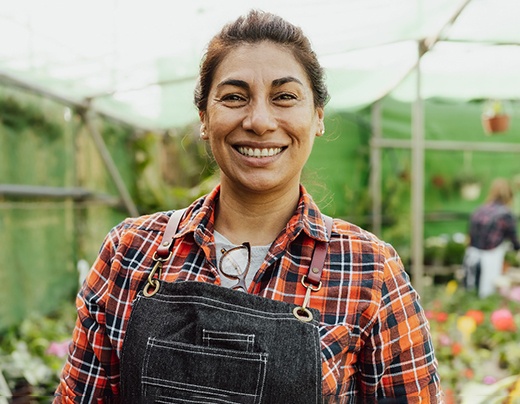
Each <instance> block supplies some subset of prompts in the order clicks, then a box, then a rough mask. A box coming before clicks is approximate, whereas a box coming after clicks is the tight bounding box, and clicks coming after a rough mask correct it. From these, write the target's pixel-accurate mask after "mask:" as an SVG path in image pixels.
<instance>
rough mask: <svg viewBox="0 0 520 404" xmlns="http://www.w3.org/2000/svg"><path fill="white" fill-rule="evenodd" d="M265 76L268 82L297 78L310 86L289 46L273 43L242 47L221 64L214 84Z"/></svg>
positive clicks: (231, 53) (227, 56) (232, 51)
mask: <svg viewBox="0 0 520 404" xmlns="http://www.w3.org/2000/svg"><path fill="white" fill-rule="evenodd" d="M258 76H263V77H265V78H266V79H267V80H278V79H281V78H284V77H294V78H296V79H297V80H299V81H300V82H301V83H302V84H305V85H310V84H309V80H308V78H307V75H306V72H305V69H304V68H303V66H302V65H301V63H300V62H299V61H298V60H297V59H296V58H295V57H294V55H293V54H292V52H291V51H290V50H289V49H288V48H287V47H285V46H283V45H280V44H276V43H273V42H267V41H266V42H260V43H255V44H240V45H239V46H237V47H236V48H234V49H232V50H231V51H230V52H229V53H228V54H227V55H226V56H225V57H224V58H223V59H222V61H221V63H220V64H219V66H218V67H217V70H216V72H215V76H214V83H213V84H217V85H218V82H221V81H222V80H228V79H243V80H247V79H252V78H255V77H258Z"/></svg>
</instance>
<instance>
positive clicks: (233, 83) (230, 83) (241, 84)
mask: <svg viewBox="0 0 520 404" xmlns="http://www.w3.org/2000/svg"><path fill="white" fill-rule="evenodd" d="M223 86H234V87H240V88H243V89H245V90H247V89H249V84H247V83H246V82H245V81H244V80H238V79H227V80H224V81H221V82H220V83H218V85H217V87H223Z"/></svg>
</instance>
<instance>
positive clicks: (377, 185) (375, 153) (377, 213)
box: [370, 100, 383, 237]
mask: <svg viewBox="0 0 520 404" xmlns="http://www.w3.org/2000/svg"><path fill="white" fill-rule="evenodd" d="M371 119H372V122H371V127H372V130H371V135H372V136H371V147H370V165H371V167H370V193H371V194H372V232H373V233H374V234H375V235H376V236H379V237H381V229H382V222H383V220H382V206H383V204H382V197H381V192H382V190H381V181H382V179H381V178H382V168H381V165H382V164H381V155H382V149H381V147H380V146H379V143H380V141H381V138H382V128H381V100H378V101H376V102H375V103H374V104H373V105H372V111H371Z"/></svg>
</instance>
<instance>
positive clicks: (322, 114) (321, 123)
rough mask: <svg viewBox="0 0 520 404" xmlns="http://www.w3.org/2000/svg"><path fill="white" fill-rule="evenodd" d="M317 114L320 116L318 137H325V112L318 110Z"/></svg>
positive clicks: (321, 109)
mask: <svg viewBox="0 0 520 404" xmlns="http://www.w3.org/2000/svg"><path fill="white" fill-rule="evenodd" d="M316 113H317V115H318V131H317V133H316V136H323V135H324V134H325V122H324V121H323V118H324V117H325V111H324V110H323V108H321V107H320V108H316Z"/></svg>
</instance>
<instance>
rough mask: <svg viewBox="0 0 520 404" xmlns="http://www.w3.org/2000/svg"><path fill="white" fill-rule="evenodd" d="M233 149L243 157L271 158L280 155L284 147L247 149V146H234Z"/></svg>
mask: <svg viewBox="0 0 520 404" xmlns="http://www.w3.org/2000/svg"><path fill="white" fill-rule="evenodd" d="M235 149H236V150H237V151H238V152H239V153H240V154H241V155H242V156H245V157H255V158H262V157H273V156H276V155H278V154H280V153H281V152H282V151H283V150H284V149H285V147H249V146H235Z"/></svg>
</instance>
